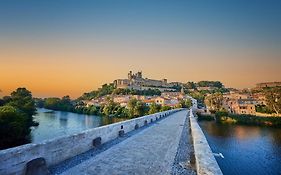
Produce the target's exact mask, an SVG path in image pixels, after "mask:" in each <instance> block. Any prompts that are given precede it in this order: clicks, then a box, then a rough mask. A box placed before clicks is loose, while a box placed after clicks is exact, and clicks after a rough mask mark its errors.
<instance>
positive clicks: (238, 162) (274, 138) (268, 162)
mask: <svg viewBox="0 0 281 175" xmlns="http://www.w3.org/2000/svg"><path fill="white" fill-rule="evenodd" d="M199 125H200V126H201V128H202V130H203V132H204V134H205V136H206V138H207V140H208V143H209V145H210V147H211V149H212V151H213V152H215V153H222V154H223V156H224V158H221V157H216V160H217V161H218V164H219V166H220V168H221V170H222V172H223V173H224V174H226V175H244V174H245V175H251V174H254V175H266V174H268V175H277V174H279V175H280V174H281V128H269V127H260V126H244V125H230V124H217V123H215V122H213V121H200V122H199Z"/></svg>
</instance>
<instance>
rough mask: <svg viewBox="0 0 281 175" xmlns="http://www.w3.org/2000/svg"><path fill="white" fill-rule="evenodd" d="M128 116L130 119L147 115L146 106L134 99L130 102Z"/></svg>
mask: <svg viewBox="0 0 281 175" xmlns="http://www.w3.org/2000/svg"><path fill="white" fill-rule="evenodd" d="M127 106H128V114H129V117H131V118H134V117H139V116H142V115H144V114H145V112H146V110H147V109H146V106H145V104H144V103H143V102H141V101H139V100H137V99H135V98H133V99H131V100H130V101H129V102H128V105H127Z"/></svg>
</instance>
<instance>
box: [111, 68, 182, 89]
mask: <svg viewBox="0 0 281 175" xmlns="http://www.w3.org/2000/svg"><path fill="white" fill-rule="evenodd" d="M113 83H114V85H115V87H116V88H121V89H126V88H128V89H137V90H144V89H147V87H149V88H151V89H159V90H161V91H165V90H168V91H171V90H174V89H172V88H173V86H175V85H179V84H180V83H178V82H173V83H168V80H167V79H162V80H154V79H148V78H143V76H142V72H137V73H135V74H133V73H132V71H130V72H129V73H128V78H127V79H117V80H114V82H113Z"/></svg>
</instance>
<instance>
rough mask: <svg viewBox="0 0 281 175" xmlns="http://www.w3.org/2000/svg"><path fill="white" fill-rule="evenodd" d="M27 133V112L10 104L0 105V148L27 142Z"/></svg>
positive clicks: (28, 129)
mask: <svg viewBox="0 0 281 175" xmlns="http://www.w3.org/2000/svg"><path fill="white" fill-rule="evenodd" d="M29 134H30V128H29V121H28V116H27V114H25V113H23V112H22V111H20V110H18V109H17V108H15V107H13V106H10V105H5V106H2V107H0V149H5V148H9V147H13V146H17V145H21V144H24V143H27V142H29Z"/></svg>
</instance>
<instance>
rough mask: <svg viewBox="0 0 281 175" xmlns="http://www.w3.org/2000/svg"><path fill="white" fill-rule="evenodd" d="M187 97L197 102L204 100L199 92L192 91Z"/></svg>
mask: <svg viewBox="0 0 281 175" xmlns="http://www.w3.org/2000/svg"><path fill="white" fill-rule="evenodd" d="M189 95H190V96H191V97H192V98H195V99H196V100H198V102H201V103H202V102H203V101H204V99H205V96H204V94H203V93H201V92H199V91H193V92H190V93H189Z"/></svg>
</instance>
